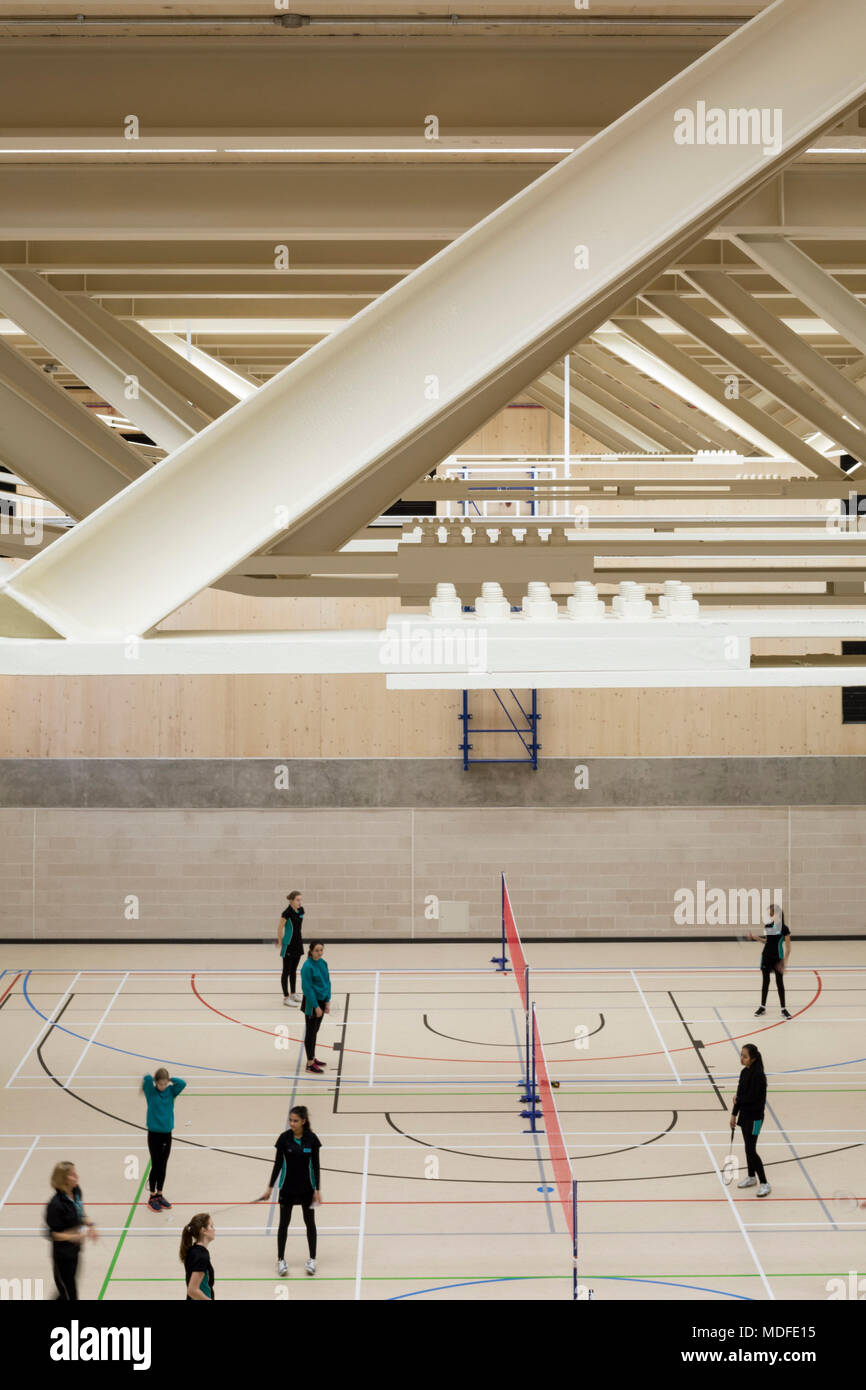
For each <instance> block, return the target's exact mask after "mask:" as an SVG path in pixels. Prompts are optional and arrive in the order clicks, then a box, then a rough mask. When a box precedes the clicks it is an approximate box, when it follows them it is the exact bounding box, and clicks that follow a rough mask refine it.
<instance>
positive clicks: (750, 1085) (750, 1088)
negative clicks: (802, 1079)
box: [731, 1043, 770, 1197]
mask: <svg viewBox="0 0 866 1390" xmlns="http://www.w3.org/2000/svg"><path fill="white" fill-rule="evenodd" d="M740 1061H741V1062H742V1064H743V1070H742V1071H741V1072H740V1081H739V1085H738V1086H737V1098H736V1100H735V1101H734V1108H733V1111H732V1112H731V1132H732V1133H733V1131H734V1130H735V1129H736V1127H737V1125H739V1126H740V1129H741V1130H742V1131H743V1143H744V1144H745V1146H746V1164H747V1166H748V1169H749V1176H748V1177H747V1178H743V1179H742V1180H741V1181H740V1182H738V1183H737V1187H754V1186H755V1183H758V1184H759V1187H758V1192H757V1195H758V1196H759V1197H769V1195H770V1184H769V1183H768V1182H767V1175H766V1173H765V1172H764V1165H763V1163H762V1162H761V1160H760V1158H759V1157H758V1149H757V1144H758V1135H759V1134H760V1132H761V1125H762V1124H763V1123H764V1106H765V1105H766V1103H767V1078H766V1075H765V1074H764V1060H763V1058H762V1057H761V1054H760V1052H759V1051H758V1049H757V1048H756V1047H755V1044H754V1043H744V1044H743V1046H742V1048H741V1050H740Z"/></svg>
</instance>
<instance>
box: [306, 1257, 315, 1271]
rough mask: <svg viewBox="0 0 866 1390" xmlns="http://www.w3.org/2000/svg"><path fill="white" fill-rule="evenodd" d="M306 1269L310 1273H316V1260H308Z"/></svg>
mask: <svg viewBox="0 0 866 1390" xmlns="http://www.w3.org/2000/svg"><path fill="white" fill-rule="evenodd" d="M304 1269H305V1270H306V1271H307V1273H308V1274H315V1272H316V1261H315V1260H307V1263H306V1264H305V1265H304Z"/></svg>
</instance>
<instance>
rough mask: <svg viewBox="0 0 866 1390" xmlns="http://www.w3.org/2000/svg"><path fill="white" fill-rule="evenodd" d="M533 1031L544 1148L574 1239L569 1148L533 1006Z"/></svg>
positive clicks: (572, 1187) (572, 1177) (572, 1181)
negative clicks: (545, 1145)
mask: <svg viewBox="0 0 866 1390" xmlns="http://www.w3.org/2000/svg"><path fill="white" fill-rule="evenodd" d="M532 1034H533V1041H534V1045H535V1079H536V1084H537V1086H538V1094H539V1097H540V1099H541V1109H542V1112H543V1114H544V1128H545V1131H546V1133H547V1148H548V1152H549V1153H550V1162H551V1166H552V1168H553V1179H554V1182H555V1183H556V1191H557V1194H558V1196H559V1200H560V1203H561V1204H562V1210H563V1211H564V1213H565V1220H566V1224H567V1226H568V1230H569V1234H570V1235H571V1239H572V1242H574V1240H575V1238H576V1232H575V1211H574V1172H573V1169H572V1166H571V1159H570V1158H569V1156H568V1149H567V1148H566V1146H565V1135H564V1134H563V1132H562V1125H561V1124H560V1121H559V1111H558V1110H557V1108H556V1101H555V1100H554V1099H553V1089H552V1087H551V1084H550V1072H549V1071H548V1070H547V1058H546V1057H545V1055H544V1044H543V1042H542V1041H541V1033H540V1031H539V1027H538V1019H537V1018H536V1017H535V1006H534V1005H533V1008H532Z"/></svg>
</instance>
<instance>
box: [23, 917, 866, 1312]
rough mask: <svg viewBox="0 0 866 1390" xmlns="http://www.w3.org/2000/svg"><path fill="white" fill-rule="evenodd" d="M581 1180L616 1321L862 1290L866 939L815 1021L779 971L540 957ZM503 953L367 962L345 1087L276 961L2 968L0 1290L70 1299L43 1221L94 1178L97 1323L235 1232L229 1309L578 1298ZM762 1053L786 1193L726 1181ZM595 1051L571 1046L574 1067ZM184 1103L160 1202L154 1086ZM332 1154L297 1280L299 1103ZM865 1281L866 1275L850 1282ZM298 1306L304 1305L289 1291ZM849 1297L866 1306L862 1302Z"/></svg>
mask: <svg viewBox="0 0 866 1390" xmlns="http://www.w3.org/2000/svg"><path fill="white" fill-rule="evenodd" d="M525 949H526V954H527V957H528V959H529V961H530V964H531V966H532V978H531V989H530V993H531V996H532V997H533V998H534V999H535V1001H536V1007H537V1016H538V1022H539V1027H540V1032H541V1035H542V1037H543V1039H544V1042H545V1050H546V1054H547V1058H548V1064H549V1067H550V1072H551V1075H552V1077H553V1078H554V1079H558V1080H559V1081H560V1083H561V1084H560V1086H559V1089H558V1090H557V1091H556V1093H555V1094H556V1097H557V1103H558V1106H559V1112H560V1116H561V1121H562V1126H563V1129H564V1131H565V1136H566V1141H567V1144H568V1148H569V1151H570V1154H571V1157H572V1163H573V1166H574V1171H575V1175H576V1177H577V1179H578V1184H579V1188H578V1192H579V1207H578V1246H579V1258H578V1268H579V1279H580V1283H581V1289H582V1291H588V1290H590V1289H591V1290H592V1296H593V1297H594V1298H595V1299H607V1300H611V1299H616V1300H629V1299H646V1298H653V1299H659V1300H668V1299H674V1300H681V1299H695V1300H706V1299H710V1300H718V1299H734V1300H737V1299H756V1300H766V1299H768V1298H776V1299H784V1298H794V1299H819V1300H824V1299H827V1298H828V1296H829V1292H830V1291H832V1289H833V1288H838V1287H841V1285H840V1286H834V1285H830V1289H829V1290H828V1281H830V1280H832V1279H838V1280H841V1281H844V1287H845V1288H846V1289H847V1288H848V1281H849V1271H857V1270H858V1268H859V1267H861V1266H862V1250H863V1231H864V1227H866V1178H864V1156H866V1149H864V1142H866V1107H864V1104H863V1097H864V1094H866V1085H864V1079H866V1056H864V1055H863V1054H864V1053H866V1047H864V1041H863V1040H864V1033H866V1028H864V1024H866V967H864V965H863V964H861V963H860V962H861V961H862V960H863V951H862V948H861V946H860V943H858V942H840V941H826V942H825V941H809V942H799V941H797V940H795V941H794V943H793V955H792V965H791V967H790V969H789V972H788V974H787V976H786V978H787V982H788V991H789V1001H788V1003H789V1008H790V1010H791V1012H792V1014H793V1015H794V1017H793V1019H792V1020H791V1021H790V1022H783V1021H781V1019H780V1015H779V1008H778V1002H777V1000H776V997H775V990H774V991H773V993H771V995H770V999H769V1003H768V1009H767V1014H766V1016H765V1017H763V1018H761V1019H755V1018H754V1017H753V1013H754V1009H755V1008H756V1006H757V1003H758V990H759V985H760V976H759V972H758V968H757V967H758V957H759V955H760V946H758V945H742V944H738V943H735V942H731V943H701V944H694V943H682V944H673V943H658V944H654V943H649V942H644V943H632V944H629V945H625V944H605V943H575V942H568V943H558V942H543V943H539V942H532V941H529V942H527V943H525ZM494 954H496V948H495V947H494V946H493V945H492V943H469V942H467V943H461V944H460V945H448V944H446V943H416V944H409V943H407V944H405V945H403V944H401V945H392V944H387V945H385V944H377V943H371V944H369V945H342V944H340V943H339V942H333V943H332V944H331V945H330V946H329V948H328V951H327V959H328V961H329V964H330V968H331V976H332V983H333V988H334V996H333V1003H332V1012H331V1014H330V1017H329V1019H328V1020H327V1021H326V1023H325V1025H324V1027H323V1029H322V1032H321V1034H320V1045H319V1047H318V1053H319V1056H320V1057H322V1058H323V1059H324V1060H325V1061H327V1064H328V1065H327V1071H326V1073H325V1074H324V1075H323V1076H321V1077H312V1076H307V1075H305V1074H304V1072H303V1049H302V1047H301V1042H300V1039H301V1034H302V1028H301V1020H300V1016H299V1014H298V1013H297V1011H296V1010H295V1009H286V1008H283V1007H282V1004H281V996H280V989H279V973H278V968H277V966H278V960H277V955H276V952H275V951H274V949H273V947H271V948H270V949H268V948H267V947H265V946H264V945H251V946H247V947H238V946H229V945H224V946H210V945H208V946H205V945H201V944H196V943H189V944H186V945H183V944H178V945H173V946H155V945H131V944H124V945H117V946H105V945H100V946H96V945H90V946H76V945H69V946H58V945H11V946H10V945H6V946H4V949H3V952H2V959H0V970H2V972H3V973H2V974H0V1001H2V1002H0V1057H2V1061H0V1116H2V1125H0V1128H2V1139H0V1146H2V1148H0V1233H2V1236H3V1237H4V1239H3V1241H2V1247H0V1248H2V1257H0V1277H4V1278H21V1279H27V1278H30V1279H38V1278H42V1279H43V1281H44V1292H45V1296H46V1297H51V1296H52V1294H53V1285H52V1282H51V1278H50V1267H49V1258H48V1249H47V1245H46V1242H45V1240H44V1238H43V1236H42V1233H41V1228H42V1210H43V1207H44V1204H45V1202H46V1201H47V1199H48V1197H49V1196H50V1188H49V1182H48V1179H49V1175H50V1172H51V1169H52V1167H53V1165H54V1163H55V1162H56V1161H58V1160H60V1159H67V1158H69V1159H72V1160H74V1162H75V1163H76V1165H77V1167H78V1171H79V1174H80V1178H81V1184H82V1189H83V1193H84V1199H85V1206H86V1208H87V1209H88V1212H89V1214H90V1215H91V1216H92V1217H93V1218H94V1219H95V1220H96V1222H97V1225H98V1227H99V1230H100V1240H99V1241H98V1243H95V1244H90V1243H88V1244H87V1245H86V1246H85V1250H84V1254H83V1257H82V1264H83V1277H82V1278H81V1280H80V1290H81V1294H82V1297H85V1298H104V1299H108V1300H128V1299H182V1298H183V1296H184V1290H183V1281H182V1270H181V1266H180V1263H179V1261H178V1240H179V1234H180V1228H181V1226H182V1225H183V1224H184V1222H185V1221H186V1220H187V1219H188V1217H189V1216H190V1215H192V1214H193V1213H195V1212H198V1211H210V1212H212V1213H213V1214H214V1219H215V1224H216V1228H217V1239H216V1241H215V1243H214V1245H213V1246H212V1248H211V1255H212V1258H213V1262H214V1267H215V1270H216V1294H217V1297H218V1298H220V1299H224V1298H231V1299H273V1298H275V1297H278V1296H280V1294H281V1293H282V1296H283V1297H285V1296H288V1297H289V1299H305V1300H307V1299H322V1298H326V1299H358V1298H361V1299H399V1298H435V1299H494V1300H503V1299H519V1300H523V1299H570V1298H571V1297H572V1259H571V1240H570V1237H569V1235H568V1230H567V1224H566V1216H565V1213H564V1211H563V1208H562V1207H561V1205H560V1203H559V1198H558V1194H557V1188H556V1186H555V1184H554V1182H553V1179H552V1171H551V1165H550V1158H549V1154H548V1150H547V1148H546V1144H545V1136H544V1133H543V1121H538V1124H539V1126H540V1127H541V1129H542V1132H539V1133H537V1134H535V1135H533V1134H531V1133H527V1132H525V1131H526V1130H527V1129H528V1127H529V1124H528V1121H527V1120H525V1119H522V1118H521V1117H520V1110H521V1108H523V1107H522V1106H521V1105H520V1103H519V1094H520V1092H519V1090H518V1087H517V1085H516V1083H517V1082H518V1080H519V1079H520V1077H521V1075H522V1061H521V1048H522V1042H523V1036H524V1015H523V1012H522V1005H521V1000H520V995H519V992H518V988H517V985H516V983H515V979H514V976H513V975H511V974H509V975H507V976H503V975H501V974H497V973H496V971H495V968H494V967H493V966H492V965H490V964H489V960H490V957H491V956H492V955H494ZM748 1040H754V1041H755V1042H756V1043H757V1045H758V1046H759V1048H760V1049H761V1051H762V1053H763V1056H764V1060H765V1065H766V1069H767V1074H768V1080H769V1103H768V1109H767V1116H766V1121H765V1125H764V1130H763V1133H762V1138H761V1143H760V1145H759V1151H760V1153H761V1155H762V1157H763V1159H764V1162H765V1165H766V1167H767V1175H768V1178H769V1180H770V1182H771V1184H772V1195H771V1196H770V1197H768V1198H765V1199H762V1200H759V1199H756V1197H755V1196H754V1191H755V1189H751V1190H746V1191H739V1190H738V1189H737V1187H736V1180H735V1181H734V1182H732V1183H731V1184H730V1185H729V1186H726V1185H724V1183H723V1182H722V1179H721V1172H722V1170H724V1167H725V1159H726V1157H727V1156H728V1155H729V1154H730V1153H731V1152H733V1153H734V1154H735V1155H736V1156H737V1158H738V1159H739V1160H740V1162H742V1157H743V1155H742V1140H741V1138H740V1136H739V1135H737V1140H736V1142H735V1144H734V1147H733V1150H732V1149H731V1144H730V1139H729V1135H730V1130H729V1124H728V1117H727V1115H726V1113H725V1111H726V1109H729V1107H730V1103H731V1094H732V1088H735V1087H736V1078H737V1076H738V1073H739V1061H738V1051H739V1047H740V1044H741V1042H742V1041H748ZM581 1042H583V1043H585V1045H584V1046H576V1043H581ZM161 1064H165V1065H167V1066H168V1067H169V1070H170V1071H171V1073H172V1074H173V1075H179V1076H182V1077H184V1078H185V1079H186V1081H187V1082H188V1087H187V1089H186V1091H185V1092H184V1093H183V1095H182V1096H181V1097H180V1098H179V1099H178V1101H177V1102H176V1107H175V1115H176V1127H175V1142H174V1148H173V1151H172V1155H171V1160H170V1163H169V1169H168V1180H167V1182H166V1186H165V1192H166V1196H167V1197H168V1198H169V1200H170V1201H172V1202H173V1204H174V1206H173V1209H172V1210H171V1211H169V1212H164V1213H162V1214H161V1215H156V1214H154V1213H153V1212H151V1211H150V1210H149V1209H148V1207H147V1205H146V1174H147V1163H148V1155H147V1147H146V1143H145V1136H144V1132H143V1124H144V1115H145V1106H144V1098H143V1096H142V1095H141V1093H140V1084H141V1076H142V1074H143V1073H144V1072H145V1071H153V1070H155V1069H156V1067H157V1066H159V1065H161ZM293 1103H303V1104H305V1105H307V1106H308V1107H309V1109H310V1112H311V1120H312V1125H313V1128H314V1129H315V1131H316V1132H317V1133H318V1135H319V1136H320V1138H321V1140H322V1143H323V1151H322V1167H323V1174H322V1194H323V1198H324V1205H323V1206H322V1207H321V1208H320V1210H319V1212H318V1225H319V1231H320V1237H319V1255H318V1273H317V1275H316V1277H315V1278H312V1279H311V1278H308V1277H306V1276H305V1274H304V1270H303V1265H304V1261H305V1259H306V1243H305V1240H304V1235H303V1225H302V1223H301V1221H300V1213H299V1212H297V1211H296V1212H295V1213H294V1216H293V1225H292V1227H291V1229H290V1235H289V1244H288V1250H287V1259H288V1263H289V1276H290V1277H289V1279H288V1281H285V1280H280V1279H278V1278H277V1277H276V1240H275V1235H274V1231H275V1214H274V1207H273V1205H265V1204H260V1205H254V1204H253V1201H254V1199H255V1198H256V1197H258V1196H259V1195H260V1193H261V1192H262V1191H263V1190H264V1188H265V1186H266V1184H267V1180H268V1177H269V1165H270V1163H271V1159H272V1155H273V1143H274V1140H275V1138H276V1136H277V1134H278V1133H280V1132H281V1131H282V1130H283V1129H284V1128H285V1127H286V1124H287V1114H288V1110H289V1107H290V1105H292V1104H293ZM855 1278H856V1276H855ZM286 1290H287V1291H288V1292H287V1295H286ZM847 1296H849V1297H850V1296H851V1293H850V1292H848V1294H847Z"/></svg>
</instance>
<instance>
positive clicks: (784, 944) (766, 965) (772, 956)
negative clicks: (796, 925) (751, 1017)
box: [749, 903, 791, 1018]
mask: <svg viewBox="0 0 866 1390" xmlns="http://www.w3.org/2000/svg"><path fill="white" fill-rule="evenodd" d="M749 940H750V941H756V940H757V937H754V936H752V933H751V932H749ZM790 954H791V933H790V931H789V930H788V927H787V926H786V924H785V914H784V913H783V911H782V909H781V908H780V907H779V905H778V903H774V904H773V906H772V907H771V908H770V920H769V922H767V923H765V925H764V949H763V951H762V952H761V977H762V982H761V1003H760V1007H759V1008H757V1009H756V1010H755V1018H760V1017H761V1014H765V1013H766V1012H767V1007H766V1006H767V993H768V991H769V988H770V976H771V975H775V977H776V989H777V990H778V991H779V1003H780V1004H781V1006H782V1017H783V1018H790V1017H791V1015H790V1014H789V1013H788V1010H787V1009H786V1007H785V981H784V979H783V976H784V973H785V966H786V965H787V963H788V957H789V956H790Z"/></svg>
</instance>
